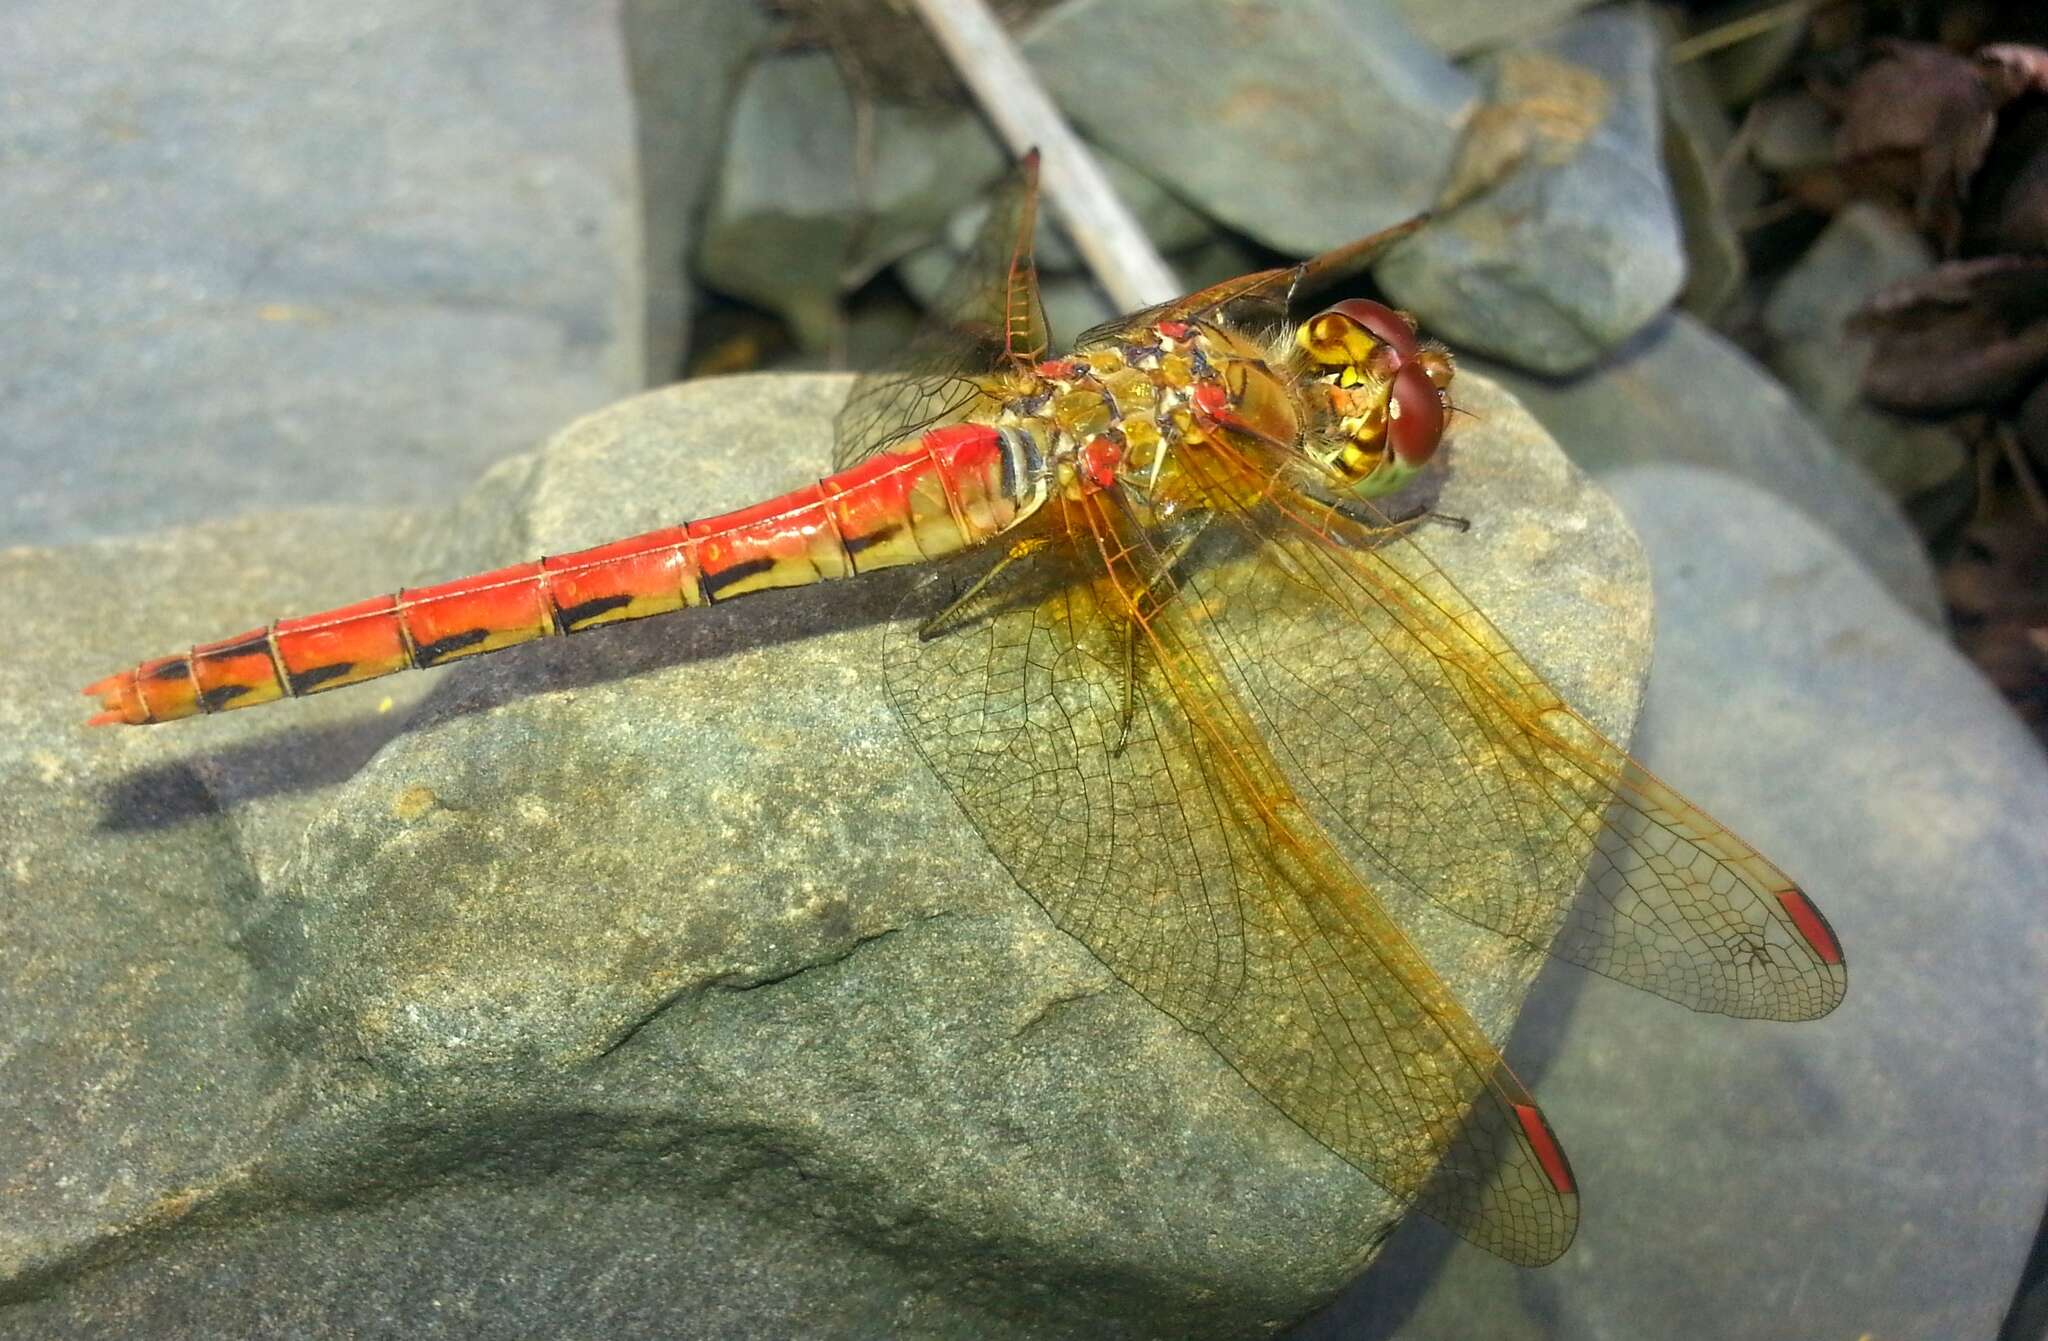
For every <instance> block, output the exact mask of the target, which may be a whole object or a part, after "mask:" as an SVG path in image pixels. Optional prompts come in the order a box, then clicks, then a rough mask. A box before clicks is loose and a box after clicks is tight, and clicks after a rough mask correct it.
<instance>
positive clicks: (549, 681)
mask: <svg viewBox="0 0 2048 1341" xmlns="http://www.w3.org/2000/svg"><path fill="white" fill-rule="evenodd" d="M918 580H919V574H918V570H910V569H906V570H904V571H902V572H900V573H899V572H888V573H880V574H876V575H874V576H871V577H868V578H864V579H861V580H859V581H857V582H854V583H850V584H849V583H830V584H824V585H820V586H813V587H801V588H795V589H792V590H788V591H774V592H766V593H763V594H761V595H759V596H757V597H755V598H752V599H749V600H747V601H745V602H743V603H740V605H739V608H736V609H735V608H728V607H724V606H714V607H712V608H710V609H705V610H694V611H689V612H685V613H683V614H682V615H681V616H680V618H677V619H655V620H649V621H636V622H632V623H622V624H616V625H609V626H604V627H600V628H596V629H592V630H589V631H588V632H585V633H580V634H577V635H575V636H574V637H571V638H549V639H544V640H541V641H538V642H533V643H527V644H525V645H523V646H520V647H514V648H509V649H507V650H506V651H504V652H501V653H498V654H496V655H494V656H491V657H489V658H487V659H482V660H479V661H478V662H476V663H474V664H473V665H471V664H464V665H458V666H455V667H452V668H449V669H447V670H445V671H443V672H441V673H440V677H439V680H438V682H437V683H434V684H433V685H432V686H431V687H430V688H428V689H427V690H426V692H425V693H424V694H421V695H418V696H417V697H416V698H415V699H414V700H413V701H412V702H411V704H410V705H409V706H407V707H405V708H404V709H402V710H400V711H395V712H393V711H379V710H378V709H377V707H376V706H375V703H376V695H375V692H374V690H365V689H363V688H360V687H357V688H352V689H349V690H343V691H341V692H343V693H351V694H357V695H363V696H364V697H363V699H362V701H363V702H364V703H365V705H366V710H365V711H364V712H362V713H360V714H357V715H353V716H350V717H348V718H346V719H344V720H340V721H333V722H327V723H323V724H320V725H304V724H299V725H294V724H293V722H292V720H291V709H292V707H293V705H291V704H279V705H275V706H272V707H266V708H264V709H260V710H259V711H261V712H263V713H264V714H266V716H272V715H274V716H272V720H273V721H274V725H272V726H271V727H270V728H269V729H267V730H264V731H262V732H261V734H254V735H250V736H247V737H244V738H243V739H241V740H238V741H236V742H234V743H233V744H229V745H217V746H213V747H211V748H205V747H201V748H197V749H194V750H192V751H191V752H189V753H186V754H181V755H179V756H178V757H176V758H171V759H166V760H164V761H162V762H159V763H154V764H149V765H145V766H143V767H141V768H137V769H133V770H130V771H128V772H125V773H123V774H121V775H120V776H119V777H116V778H114V779H112V780H111V781H109V782H108V783H107V784H106V785H105V786H104V788H103V789H102V791H101V794H100V817H99V820H98V823H97V825H96V827H97V828H98V829H99V830H100V831H101V832H110V833H133V832H138V831H147V830H153V829H165V828H171V827H175V826H177V825H182V824H191V823H195V822H199V821H203V820H208V819H212V818H216V817H218V816H219V815H221V814H222V813H223V812H225V811H228V810H231V809H232V808H233V807H234V806H235V805H237V804H240V803H242V802H246V801H251V800H257V799H261V798H263V797H267V796H277V795H283V794H290V793H304V792H309V791H316V790H319V789H321V788H325V787H333V786H338V785H340V784H341V783H344V782H346V781H348V779H349V778H351V777H353V776H355V774H356V773H357V772H359V771H360V770H361V769H362V767H363V766H364V765H365V764H367V763H368V762H369V761H370V759H371V758H372V757H373V756H374V755H375V754H376V753H377V752H378V751H379V750H381V749H383V748H384V746H385V745H387V744H389V743H390V742H391V741H393V740H395V739H397V738H399V737H400V736H403V735H405V734H406V733H407V732H409V731H411V730H414V729H416V728H417V727H419V726H420V725H422V724H424V723H430V722H440V721H446V720H448V719H450V718H456V717H465V716H469V715H471V714H474V713H481V712H489V711H492V710H494V709H497V708H500V707H503V706H505V705H506V704H509V703H514V702H517V701H519V700H521V699H525V698H530V697H533V696H534V695H537V694H549V693H560V692H562V691H565V690H577V689H589V688H594V687H596V686H599V685H607V684H613V683H617V682H620V681H625V680H630V679H632V678H634V677H636V676H640V675H646V674H649V673H652V672H656V671H661V670H667V669H671V668H674V667H678V666H685V665H690V664H692V663H696V662H702V661H708V660H712V659H714V658H720V657H727V656H733V655H737V654H740V653H745V652H752V651H761V650H764V649H770V648H774V647H778V646H784V645H787V644H791V643H796V642H801V641H804V640H807V639H811V638H817V637H823V636H827V635H832V634H841V633H852V632H856V631H859V630H861V629H863V628H874V629H876V630H877V631H878V632H879V630H880V628H881V626H882V625H884V624H886V623H887V622H888V621H889V620H890V619H891V617H892V616H894V614H895V613H896V611H897V609H898V607H899V606H900V605H901V604H902V603H903V600H904V597H905V595H906V594H907V593H908V592H909V591H910V590H911V588H912V587H913V586H914V585H916V583H917V582H918ZM392 683H393V685H394V686H396V685H397V684H398V683H399V682H398V681H395V680H394V681H393V682H392ZM195 727H196V728H197V729H198V730H200V731H204V730H205V728H204V727H202V726H198V725H197V724H196V723H193V724H174V725H171V726H169V727H163V728H153V729H158V730H170V731H178V730H193V729H194V728H195Z"/></svg>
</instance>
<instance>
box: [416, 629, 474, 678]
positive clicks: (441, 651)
mask: <svg viewBox="0 0 2048 1341" xmlns="http://www.w3.org/2000/svg"><path fill="white" fill-rule="evenodd" d="M490 636H491V631H490V630H489V629H464V630H463V631H462V632H460V633H451V634H449V635H448V636H447V637H446V638H436V639H434V641H432V642H430V643H420V644H419V645H418V646H416V647H414V648H413V649H412V664H413V665H414V667H416V668H417V669H419V670H425V669H426V668H427V667H429V666H438V665H439V664H441V663H442V662H443V661H446V660H447V659H448V658H449V657H452V656H454V655H455V654H456V653H457V652H460V651H461V650H462V649H463V648H465V647H475V646H476V645H477V644H478V643H480V642H482V641H483V640H484V639H486V638H488V637H490Z"/></svg>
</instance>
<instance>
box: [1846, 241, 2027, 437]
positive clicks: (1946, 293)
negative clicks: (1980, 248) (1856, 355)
mask: <svg viewBox="0 0 2048 1341" xmlns="http://www.w3.org/2000/svg"><path fill="white" fill-rule="evenodd" d="M1850 329H1851V330H1853V331H1855V332H1856V333H1858V334H1861V335H1867V336H1869V337H1870V338H1871V340H1872V345H1871V351H1870V361H1869V362H1868V363H1867V364H1866V365H1865V366H1864V370H1863V394H1864V395H1865V396H1866V397H1867V398H1868V399H1869V400H1870V401H1871V402H1872V403H1873V404H1876V405H1881V406H1883V407H1885V408H1886V409H1891V410H1900V411H1904V412H1906V413H1909V414H1950V413H1954V412H1956V411H1960V410H1966V409H1972V408H1976V407H1980V406H1992V405H2003V404H2006V403H2008V402H2010V401H2012V400H2013V399H2015V398H2016V397H2018V396H2020V395H2022V394H2023V393H2025V392H2026V391H2027V390H2028V389H2029V388H2031V387H2032V386H2033V385H2034V384H2035V383H2036V382H2037V381H2039V380H2040V379H2041V377H2042V376H2044V375H2048V256H1985V257H1980V258H1977V259H1975V260H1969V261H1950V262H1948V263H1947V264H1945V265H1939V266H1936V267H1935V268H1934V269H1932V270H1930V271H1928V272H1927V273H1926V274H1924V275H1916V276H1914V277H1913V278H1911V279H1908V280H1903V281H1901V282H1899V283H1897V284H1894V285H1892V286H1890V287H1889V288H1886V289H1884V290H1882V291H1880V292H1879V293H1878V294H1877V295H1876V296H1875V297H1874V298H1872V299H1871V300H1870V303H1869V304H1868V305H1867V306H1866V307H1865V308H1864V309H1863V310H1862V311H1861V312H1859V313H1857V315H1856V316H1855V317H1854V318H1853V319H1852V320H1851V322H1850Z"/></svg>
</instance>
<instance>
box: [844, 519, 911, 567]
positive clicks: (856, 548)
mask: <svg viewBox="0 0 2048 1341" xmlns="http://www.w3.org/2000/svg"><path fill="white" fill-rule="evenodd" d="M901 534H903V523H902V522H890V523H889V524H888V525H887V526H884V527H882V528H881V529H880V530H878V531H870V532H868V533H867V534H866V535H850V536H848V537H846V540H845V545H846V557H847V558H849V559H851V558H854V557H856V556H858V555H859V554H860V552H861V551H862V550H864V549H867V548H868V547H869V546H871V545H879V544H881V543H882V542H883V541H884V540H890V539H893V538H895V537H896V536H899V535H901Z"/></svg>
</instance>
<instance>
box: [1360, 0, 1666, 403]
mask: <svg viewBox="0 0 2048 1341" xmlns="http://www.w3.org/2000/svg"><path fill="white" fill-rule="evenodd" d="M1658 52H1659V40H1658V35H1657V30H1656V27H1655V25H1654V24H1653V23H1651V22H1650V20H1649V19H1648V18H1647V16H1645V15H1644V14H1643V13H1642V12H1641V11H1637V10H1601V11H1599V12H1597V13H1594V14H1591V15H1588V16H1586V17H1584V18H1582V19H1580V20H1578V21H1577V22H1575V23H1573V24H1571V25H1570V26H1569V27H1567V28H1565V29H1563V30H1561V31H1559V32H1558V33H1556V34H1554V35H1552V36H1550V37H1547V38H1545V39H1543V40H1542V41H1541V42H1539V43H1536V44H1534V45H1532V46H1530V47H1527V48H1522V49H1517V50H1515V51H1511V52H1503V53H1500V54H1498V55H1496V56H1493V57H1490V58H1488V60H1487V62H1486V65H1487V69H1488V70H1489V72H1490V75H1491V81H1492V82H1491V89H1492V91H1491V99H1492V101H1491V102H1490V103H1489V104H1488V106H1487V107H1486V108H1485V109H1484V110H1483V111H1482V112H1481V113H1480V114H1478V115H1477V116H1475V117H1474V118H1473V119H1472V122H1471V124H1470V127H1469V129H1468V131H1467V133H1466V137H1465V140H1464V142H1463V144H1462V145H1461V147H1460V152H1459V161H1458V164H1457V166H1456V167H1455V168H1454V169H1453V174H1452V181H1451V184H1450V186H1449V187H1448V188H1447V195H1446V199H1445V201H1444V205H1445V212H1444V213H1442V214H1441V215H1440V216H1439V217H1438V218H1437V219H1436V220H1435V222H1434V223H1432V224H1431V226H1430V227H1429V228H1428V229H1427V230H1425V231H1424V232H1423V233H1421V234H1419V235H1417V236H1416V237H1414V238H1412V239H1410V240H1408V241H1407V242H1405V243H1403V244H1402V245H1400V246H1398V247H1396V248H1395V249H1394V250H1393V251H1392V252H1390V253H1389V254H1388V255H1387V257H1386V259H1385V260H1383V261H1381V262H1380V264H1379V265H1378V266H1377V267H1376V269H1375V271H1374V273H1375V276H1376V277H1377V278H1378V279H1379V281H1380V283H1381V284H1382V285H1384V286H1385V288H1386V289H1387V291H1388V292H1389V293H1391V294H1392V295H1393V296H1394V297H1395V298H1396V299H1397V300H1399V302H1400V303H1401V305H1402V306H1404V307H1406V308H1409V309H1410V310H1412V311H1414V312H1415V313H1417V314H1418V315H1420V316H1421V317H1422V318H1423V321H1424V324H1425V325H1426V326H1428V327H1430V328H1431V329H1433V330H1434V331H1435V332H1436V333H1437V334H1438V335H1441V336H1443V337H1444V338H1445V339H1448V340H1451V341H1454V342H1456V343H1458V344H1460V345H1463V346H1468V347H1470V348H1472V349H1477V350H1481V351H1483V352H1485V353H1488V354H1492V355H1494V356H1495V357H1497V358H1501V359H1504V360H1506V361H1507V362H1509V363H1512V364H1514V365H1516V366H1517V367H1523V368H1528V369H1532V370H1534V371H1537V372H1544V373H1550V374H1562V373H1570V372H1578V371H1582V370H1584V369H1585V368H1588V367H1590V366H1591V365H1592V364H1593V363H1595V362H1596V361H1598V359H1599V358H1600V357H1601V355H1603V354H1605V353H1606V352H1608V351H1609V350H1612V349H1614V348H1615V347H1617V346H1618V345H1620V344H1621V343H1622V342H1623V341H1625V340H1626V339H1628V337H1629V336H1631V335H1633V334H1635V333H1636V332H1637V331H1639V330H1641V329H1642V328H1643V327H1644V326H1645V325H1647V324H1648V323H1649V322H1650V321H1651V320H1653V319H1654V318H1655V317H1656V316H1657V314H1658V313H1659V312H1661V311H1662V310H1663V309H1664V307H1665V306H1666V305H1667V304H1669V303H1670V302H1671V300H1672V299H1673V298H1674V297H1676V296H1677V295H1678V291H1679V288H1680V286H1681V285H1682V284H1683V283H1684V280H1685V251H1684V245H1683V240H1682V238H1681V236H1680V232H1679V225H1678V215H1677V211H1676V206H1675V205H1674V204H1673V201H1672V196H1671V187H1670V183H1669V182H1668V181H1667V180H1666V178H1665V176H1664V166H1663V160H1662V158H1661V156H1660V153H1659V149H1658V121H1659V109H1658V100H1657V64H1658V60H1659V55H1658Z"/></svg>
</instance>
